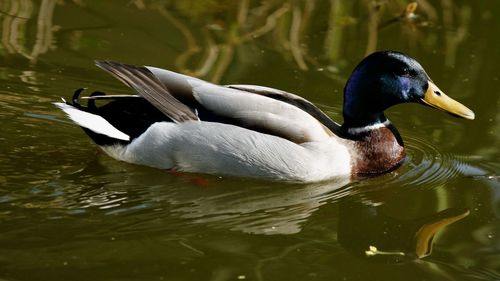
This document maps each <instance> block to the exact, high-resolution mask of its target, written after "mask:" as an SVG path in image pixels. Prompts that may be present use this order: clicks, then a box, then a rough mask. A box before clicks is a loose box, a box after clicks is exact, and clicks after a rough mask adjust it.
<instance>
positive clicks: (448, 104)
mask: <svg viewBox="0 0 500 281" xmlns="http://www.w3.org/2000/svg"><path fill="white" fill-rule="evenodd" d="M421 101H422V102H423V103H424V104H426V105H428V106H431V107H434V108H437V109H439V110H442V111H445V112H448V113H450V114H452V115H455V116H458V117H462V118H465V119H469V120H474V118H475V117H476V116H475V114H474V112H473V111H472V110H470V109H468V108H467V107H466V106H464V105H463V104H461V103H459V102H458V101H456V100H454V99H452V98H450V97H448V96H447V95H445V94H444V93H443V91H441V90H440V89H439V88H438V87H437V86H436V85H435V84H434V83H432V82H431V81H429V88H428V89H427V92H425V95H424V98H422V99H421Z"/></svg>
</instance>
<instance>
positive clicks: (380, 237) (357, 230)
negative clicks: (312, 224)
mask: <svg viewBox="0 0 500 281" xmlns="http://www.w3.org/2000/svg"><path fill="white" fill-rule="evenodd" d="M339 207H340V213H339V214H340V216H339V223H338V233H337V237H338V242H339V243H340V245H342V247H343V248H344V249H346V250H347V251H349V252H350V253H352V254H354V255H356V256H359V257H363V258H366V259H368V260H371V261H375V262H383V263H399V262H406V261H410V260H414V259H419V258H423V257H426V256H429V255H430V254H431V251H432V243H433V238H434V236H435V235H436V234H437V233H438V232H439V231H441V230H443V229H444V228H445V227H447V226H448V225H450V224H452V223H454V222H456V221H458V220H460V219H463V218H465V217H466V216H468V215H469V213H470V212H469V210H466V209H458V208H449V209H445V210H443V211H439V212H435V213H433V214H430V215H426V216H422V217H417V218H413V219H399V218H395V217H391V216H390V215H387V214H385V213H384V212H383V209H382V208H381V206H378V204H374V205H371V204H369V203H366V202H360V201H356V200H350V199H348V200H342V201H341V202H340V204H339Z"/></svg>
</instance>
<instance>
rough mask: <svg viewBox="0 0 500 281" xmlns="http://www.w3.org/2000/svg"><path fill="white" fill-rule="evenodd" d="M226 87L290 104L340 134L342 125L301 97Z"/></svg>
mask: <svg viewBox="0 0 500 281" xmlns="http://www.w3.org/2000/svg"><path fill="white" fill-rule="evenodd" d="M226 87H229V88H232V89H238V90H242V91H246V92H250V93H253V94H258V95H262V96H265V97H269V98H272V99H276V100H279V101H282V102H286V103H289V104H291V105H293V106H296V107H298V108H300V109H302V110H304V111H305V112H307V113H309V114H310V115H311V116H313V117H314V118H316V119H317V120H318V121H319V122H321V123H322V124H323V125H325V126H326V127H327V128H328V129H330V130H331V131H332V132H333V133H335V134H338V132H339V130H340V125H339V124H338V123H336V122H335V121H333V120H332V119H331V118H330V117H328V115H326V114H325V113H324V112H323V111H321V109H319V108H318V107H317V106H315V105H314V104H313V103H311V102H310V101H308V100H306V99H305V98H303V97H301V96H298V95H295V94H292V93H289V92H285V91H282V90H278V89H274V88H270V87H264V86H257V85H226Z"/></svg>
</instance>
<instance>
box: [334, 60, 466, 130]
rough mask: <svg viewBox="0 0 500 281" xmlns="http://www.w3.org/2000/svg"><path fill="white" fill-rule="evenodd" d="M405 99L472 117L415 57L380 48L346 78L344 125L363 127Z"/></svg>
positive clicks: (464, 116)
mask: <svg viewBox="0 0 500 281" xmlns="http://www.w3.org/2000/svg"><path fill="white" fill-rule="evenodd" d="M408 102H415V103H420V104H424V105H427V106H431V107H434V108H437V109H440V110H443V111H445V112H448V113H450V114H452V115H454V116H457V117H462V118H466V119H471V120H472V119H474V112H472V111H471V110H470V109H468V108H467V107H465V106H464V105H462V104H461V103H459V102H457V101H455V100H453V99H451V98H450V97H448V96H447V95H445V94H444V93H443V91H441V90H440V89H439V88H438V87H437V86H436V85H435V84H434V83H433V82H432V80H431V79H430V78H429V76H428V75H427V73H426V72H425V70H424V69H423V67H422V66H421V65H420V64H419V63H418V62H417V61H416V60H415V59H413V58H411V57H409V56H407V55H405V54H403V53H398V52H392V51H382V52H376V53H373V54H371V55H369V56H367V57H366V58H365V59H363V60H362V61H361V62H360V63H359V65H358V66H357V67H356V68H355V69H354V71H353V72H352V74H351V76H350V78H349V80H348V81H347V84H346V86H345V88H344V109H343V114H344V126H347V127H351V128H353V127H365V126H370V125H374V124H377V123H380V122H384V121H386V118H385V116H384V110H386V109H387V108H388V107H390V106H393V105H396V104H400V103H408Z"/></svg>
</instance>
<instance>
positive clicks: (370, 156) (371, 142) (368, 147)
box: [342, 117, 406, 175]
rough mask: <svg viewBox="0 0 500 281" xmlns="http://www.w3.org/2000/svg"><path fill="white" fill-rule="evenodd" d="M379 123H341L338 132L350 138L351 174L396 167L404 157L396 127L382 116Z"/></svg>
mask: <svg viewBox="0 0 500 281" xmlns="http://www.w3.org/2000/svg"><path fill="white" fill-rule="evenodd" d="M384 119H385V120H384V121H383V122H375V123H372V124H366V125H364V126H361V127H352V126H349V123H344V124H343V125H342V131H343V133H344V136H345V137H346V138H347V139H350V140H352V141H350V142H349V143H350V146H352V147H351V148H352V149H351V151H353V153H352V155H351V163H352V166H353V173H354V174H359V175H374V174H380V173H384V172H388V171H391V170H393V169H395V168H397V167H399V166H400V165H401V164H402V163H403V160H404V158H405V155H406V154H405V150H404V144H403V140H402V139H401V136H400V135H399V132H398V130H397V129H396V127H394V125H392V123H391V122H390V121H389V120H387V119H386V118H385V117H384Z"/></svg>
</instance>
